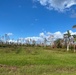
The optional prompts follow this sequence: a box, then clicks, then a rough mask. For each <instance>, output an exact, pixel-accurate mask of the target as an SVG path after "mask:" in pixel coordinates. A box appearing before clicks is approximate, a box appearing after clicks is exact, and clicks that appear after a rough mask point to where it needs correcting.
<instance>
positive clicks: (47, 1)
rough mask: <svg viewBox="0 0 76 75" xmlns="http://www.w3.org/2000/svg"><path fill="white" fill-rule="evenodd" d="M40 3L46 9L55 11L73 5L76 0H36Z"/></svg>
mask: <svg viewBox="0 0 76 75" xmlns="http://www.w3.org/2000/svg"><path fill="white" fill-rule="evenodd" d="M37 1H38V2H40V4H41V5H43V6H46V8H48V9H50V10H51V9H54V10H57V11H61V12H62V11H64V10H66V9H69V8H70V7H72V6H73V5H76V0H37Z"/></svg>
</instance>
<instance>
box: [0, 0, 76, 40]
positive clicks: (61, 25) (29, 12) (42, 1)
mask: <svg viewBox="0 0 76 75" xmlns="http://www.w3.org/2000/svg"><path fill="white" fill-rule="evenodd" d="M75 24H76V0H0V36H2V35H4V34H5V33H7V34H8V35H9V36H10V37H11V38H15V39H17V38H26V37H33V38H34V39H35V38H37V37H39V36H41V35H48V33H50V34H52V35H55V36H56V37H62V34H63V33H65V32H66V31H67V30H70V32H71V33H72V34H74V33H76V29H72V26H73V25H75Z"/></svg>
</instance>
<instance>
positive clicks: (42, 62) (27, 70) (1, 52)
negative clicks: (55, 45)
mask: <svg viewBox="0 0 76 75" xmlns="http://www.w3.org/2000/svg"><path fill="white" fill-rule="evenodd" d="M0 64H1V65H0V75H76V53H73V52H67V51H66V50H65V49H50V48H49V49H47V48H41V47H18V48H0Z"/></svg>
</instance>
